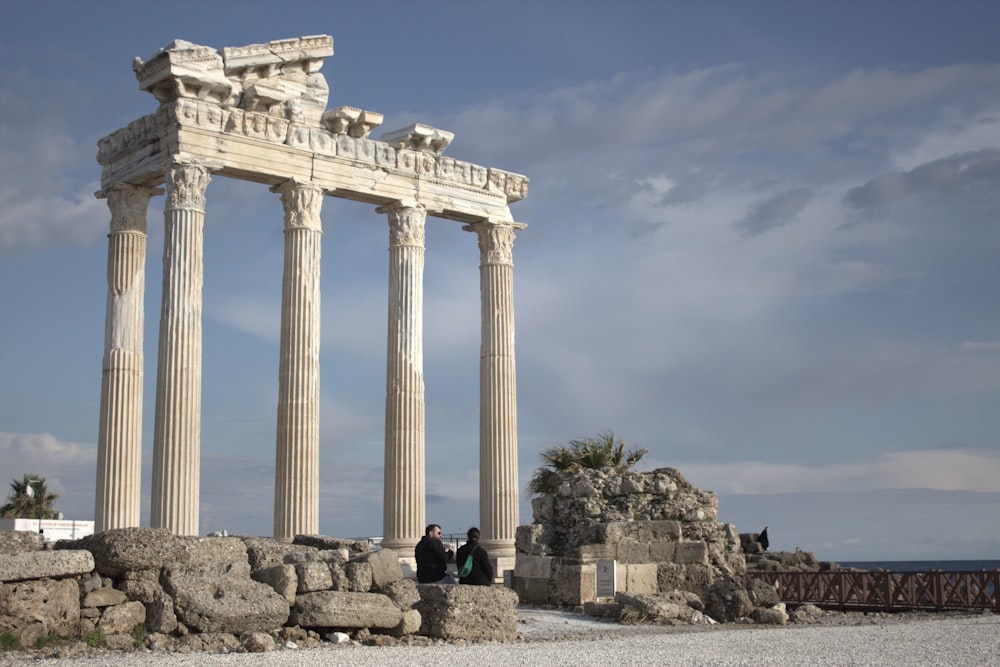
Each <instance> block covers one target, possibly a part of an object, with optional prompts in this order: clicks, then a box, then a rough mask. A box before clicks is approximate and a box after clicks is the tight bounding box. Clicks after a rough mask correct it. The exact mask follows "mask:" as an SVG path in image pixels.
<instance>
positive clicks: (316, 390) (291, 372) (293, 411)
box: [274, 180, 323, 540]
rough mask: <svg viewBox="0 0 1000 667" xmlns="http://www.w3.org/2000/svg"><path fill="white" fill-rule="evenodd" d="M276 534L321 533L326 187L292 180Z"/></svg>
mask: <svg viewBox="0 0 1000 667" xmlns="http://www.w3.org/2000/svg"><path fill="white" fill-rule="evenodd" d="M274 191H275V192H278V193H280V194H281V203H282V205H283V206H284V208H285V268H284V277H283V279H282V287H281V347H280V352H279V354H280V359H279V362H278V434H277V445H276V448H275V472H274V537H275V538H276V539H280V540H291V539H292V538H293V537H295V536H296V535H316V534H318V533H319V400H320V386H319V346H320V281H319V277H320V241H321V238H322V235H323V230H322V225H321V223H320V209H321V208H322V206H323V190H322V189H321V188H319V187H317V186H315V185H312V184H310V183H303V182H299V181H294V180H293V181H286V182H285V183H283V184H281V185H280V186H278V187H276V188H274Z"/></svg>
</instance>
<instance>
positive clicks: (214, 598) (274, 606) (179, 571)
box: [163, 563, 288, 633]
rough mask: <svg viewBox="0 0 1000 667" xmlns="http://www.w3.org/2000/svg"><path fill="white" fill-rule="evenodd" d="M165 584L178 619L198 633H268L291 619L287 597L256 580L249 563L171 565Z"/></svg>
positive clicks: (164, 578)
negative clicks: (252, 575) (212, 565)
mask: <svg viewBox="0 0 1000 667" xmlns="http://www.w3.org/2000/svg"><path fill="white" fill-rule="evenodd" d="M163 587H164V590H165V591H166V592H167V593H168V594H169V595H170V596H171V597H172V598H173V602H174V613H175V614H176V615H177V619H178V620H179V621H180V622H181V623H183V624H184V625H186V626H187V627H189V628H191V629H193V630H196V631H198V632H233V633H243V632H256V631H261V632H269V631H271V630H274V629H275V628H279V627H281V626H282V625H284V624H285V621H286V620H287V619H288V603H287V602H286V601H285V598H283V597H282V596H280V595H278V594H277V593H276V592H275V591H274V590H273V589H272V588H271V587H270V586H268V585H266V584H262V583H259V582H256V581H253V580H252V579H251V578H250V565H249V564H248V563H231V564H220V565H218V566H215V567H211V564H209V563H200V564H194V565H180V566H176V567H172V568H168V569H167V570H166V571H165V572H164V576H163Z"/></svg>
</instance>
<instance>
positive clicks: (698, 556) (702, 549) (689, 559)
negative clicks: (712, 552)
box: [674, 542, 708, 565]
mask: <svg viewBox="0 0 1000 667" xmlns="http://www.w3.org/2000/svg"><path fill="white" fill-rule="evenodd" d="M674 562H676V563H680V564H681V565H692V564H696V563H697V564H703V563H704V564H707V563H708V545H707V544H705V543H704V542H678V543H677V549H676V551H675V553H674Z"/></svg>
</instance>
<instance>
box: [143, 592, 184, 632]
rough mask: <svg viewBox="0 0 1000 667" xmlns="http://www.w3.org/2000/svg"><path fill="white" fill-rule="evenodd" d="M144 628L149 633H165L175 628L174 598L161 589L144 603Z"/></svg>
mask: <svg viewBox="0 0 1000 667" xmlns="http://www.w3.org/2000/svg"><path fill="white" fill-rule="evenodd" d="M146 629H147V630H148V631H149V632H150V633H151V634H154V633H162V634H165V635H167V634H170V633H172V632H173V631H174V630H176V629H177V615H176V614H175V613H174V600H173V598H171V597H170V596H169V595H167V594H166V593H163V592H162V591H161V592H160V594H159V595H157V596H156V597H155V598H153V599H152V600H150V601H149V602H148V603H146Z"/></svg>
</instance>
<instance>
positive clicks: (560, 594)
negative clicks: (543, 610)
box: [548, 561, 597, 606]
mask: <svg viewBox="0 0 1000 667" xmlns="http://www.w3.org/2000/svg"><path fill="white" fill-rule="evenodd" d="M596 596H597V567H596V566H595V565H571V564H568V563H565V562H558V561H557V562H556V563H553V567H552V574H551V575H550V577H549V585H548V598H549V600H550V601H551V603H552V604H558V605H566V606H573V605H578V604H582V603H583V602H587V601H588V600H594V599H596Z"/></svg>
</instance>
